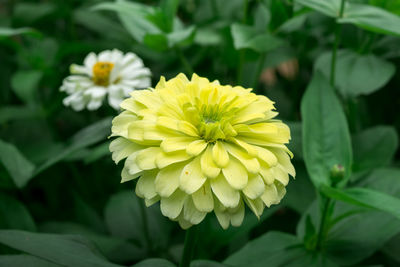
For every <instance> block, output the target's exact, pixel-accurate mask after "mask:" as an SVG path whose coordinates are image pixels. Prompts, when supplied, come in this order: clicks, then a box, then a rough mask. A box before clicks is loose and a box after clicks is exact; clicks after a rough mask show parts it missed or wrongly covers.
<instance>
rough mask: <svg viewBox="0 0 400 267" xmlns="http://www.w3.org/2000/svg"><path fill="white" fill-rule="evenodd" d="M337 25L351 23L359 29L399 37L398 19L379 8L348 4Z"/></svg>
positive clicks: (399, 21)
mask: <svg viewBox="0 0 400 267" xmlns="http://www.w3.org/2000/svg"><path fill="white" fill-rule="evenodd" d="M338 22H339V23H352V24H355V25H357V26H358V27H360V28H363V29H366V30H369V31H373V32H377V33H383V34H391V35H396V36H400V17H399V16H397V15H395V14H393V13H390V12H387V11H386V10H384V9H381V8H379V7H374V6H370V5H363V4H357V3H351V4H350V3H349V5H348V7H346V8H345V12H344V14H343V17H342V18H340V19H338Z"/></svg>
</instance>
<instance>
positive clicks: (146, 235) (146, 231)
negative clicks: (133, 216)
mask: <svg viewBox="0 0 400 267" xmlns="http://www.w3.org/2000/svg"><path fill="white" fill-rule="evenodd" d="M139 200H140V199H139ZM139 202H140V203H139V207H140V215H141V217H142V223H143V231H144V238H145V240H146V248H147V252H148V253H151V251H152V247H151V240H150V235H149V225H148V221H147V213H146V209H145V206H144V205H145V204H144V201H139Z"/></svg>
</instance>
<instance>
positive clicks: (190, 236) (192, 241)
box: [179, 226, 197, 267]
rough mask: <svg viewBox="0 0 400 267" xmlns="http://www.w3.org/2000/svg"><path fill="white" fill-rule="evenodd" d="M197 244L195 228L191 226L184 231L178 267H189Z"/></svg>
mask: <svg viewBox="0 0 400 267" xmlns="http://www.w3.org/2000/svg"><path fill="white" fill-rule="evenodd" d="M196 243H197V227H196V226H192V227H190V228H189V229H187V230H186V236H185V245H184V247H183V255H182V259H181V262H180V264H179V267H189V266H190V261H191V260H192V258H193V254H194V253H193V252H194V248H195V246H196Z"/></svg>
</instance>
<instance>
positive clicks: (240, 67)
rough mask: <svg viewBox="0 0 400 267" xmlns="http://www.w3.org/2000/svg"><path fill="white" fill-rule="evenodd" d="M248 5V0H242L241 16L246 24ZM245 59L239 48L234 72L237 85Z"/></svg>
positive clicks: (240, 80)
mask: <svg viewBox="0 0 400 267" xmlns="http://www.w3.org/2000/svg"><path fill="white" fill-rule="evenodd" d="M248 6H249V0H244V2H243V17H242V23H243V24H246V21H247V9H248ZM244 61H245V51H244V50H240V51H239V66H238V68H237V73H236V82H237V84H238V85H240V84H242V82H243V65H244Z"/></svg>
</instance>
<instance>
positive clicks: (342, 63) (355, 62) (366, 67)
mask: <svg viewBox="0 0 400 267" xmlns="http://www.w3.org/2000/svg"><path fill="white" fill-rule="evenodd" d="M331 59H332V53H331V52H327V53H324V54H322V55H321V56H320V57H319V58H318V59H317V61H316V62H315V69H316V70H319V71H321V72H322V73H323V74H324V75H325V76H326V77H329V76H330V72H331V64H330V62H331ZM336 60H337V61H336V76H335V79H336V81H335V84H336V86H337V87H338V89H339V91H340V92H341V94H342V95H344V96H352V97H354V96H358V95H367V94H371V93H373V92H375V91H377V90H378V89H380V88H382V87H383V86H384V85H385V84H387V83H388V82H389V80H390V79H391V78H392V77H393V75H394V73H395V70H396V68H395V66H394V65H393V64H392V63H390V62H388V61H386V60H384V59H381V58H378V57H376V56H374V55H372V54H369V55H360V54H357V53H355V52H353V51H350V50H341V51H339V52H338V53H337V59H336Z"/></svg>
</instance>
